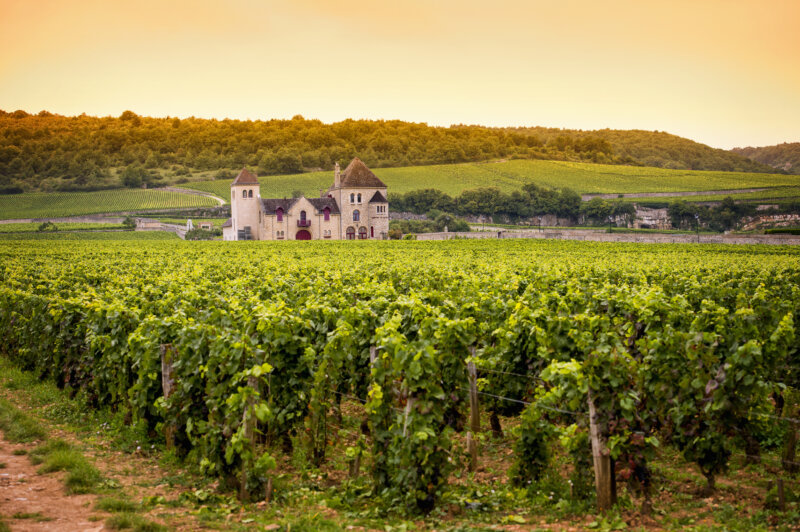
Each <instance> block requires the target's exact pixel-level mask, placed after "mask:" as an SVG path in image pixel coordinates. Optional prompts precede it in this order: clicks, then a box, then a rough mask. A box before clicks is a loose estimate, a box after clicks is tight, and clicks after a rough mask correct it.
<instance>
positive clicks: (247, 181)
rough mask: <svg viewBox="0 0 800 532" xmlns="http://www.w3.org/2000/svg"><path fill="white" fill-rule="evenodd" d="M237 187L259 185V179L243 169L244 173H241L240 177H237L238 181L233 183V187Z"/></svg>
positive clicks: (235, 180)
mask: <svg viewBox="0 0 800 532" xmlns="http://www.w3.org/2000/svg"><path fill="white" fill-rule="evenodd" d="M235 185H258V178H257V177H256V176H255V175H253V174H251V173H250V172H249V171H248V170H247V168H242V171H241V172H239V175H237V176H236V179H234V180H233V183H231V186H235Z"/></svg>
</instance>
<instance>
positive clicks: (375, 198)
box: [369, 190, 388, 203]
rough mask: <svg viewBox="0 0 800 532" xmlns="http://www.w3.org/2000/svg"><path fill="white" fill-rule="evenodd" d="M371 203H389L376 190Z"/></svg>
mask: <svg viewBox="0 0 800 532" xmlns="http://www.w3.org/2000/svg"><path fill="white" fill-rule="evenodd" d="M369 202H370V203H388V201H387V200H386V198H385V197H384V196H383V194H381V191H380V190H376V191H375V194H373V196H372V199H371V200H369Z"/></svg>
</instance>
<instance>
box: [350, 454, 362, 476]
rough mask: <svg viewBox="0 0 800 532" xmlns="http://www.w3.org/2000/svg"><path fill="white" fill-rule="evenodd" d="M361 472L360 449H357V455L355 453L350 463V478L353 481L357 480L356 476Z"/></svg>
mask: <svg viewBox="0 0 800 532" xmlns="http://www.w3.org/2000/svg"><path fill="white" fill-rule="evenodd" d="M360 470H361V449H359V451H358V453H356V455H355V457H354V458H353V461H352V462H350V478H352V479H353V480H355V479H357V478H358V474H359V472H360Z"/></svg>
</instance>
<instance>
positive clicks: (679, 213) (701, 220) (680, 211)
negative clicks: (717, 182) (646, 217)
mask: <svg viewBox="0 0 800 532" xmlns="http://www.w3.org/2000/svg"><path fill="white" fill-rule="evenodd" d="M755 211H756V206H755V205H754V204H752V203H735V202H734V201H733V199H732V198H731V197H730V196H729V197H726V198H725V199H724V200H722V202H721V203H720V204H719V205H717V206H714V207H707V206H704V205H696V204H692V203H687V202H685V201H675V202H673V203H670V205H669V208H668V209H667V214H668V215H669V218H670V222H671V223H672V226H673V227H675V228H681V229H696V228H698V227H704V228H705V227H707V228H709V229H712V230H714V231H727V230H730V229H733V228H735V227H737V226H738V225H739V223H740V222H741V219H742V218H743V217H745V216H752V215H753V214H755ZM765 214H766V213H765Z"/></svg>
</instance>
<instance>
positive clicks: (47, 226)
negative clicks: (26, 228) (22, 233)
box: [36, 222, 58, 233]
mask: <svg viewBox="0 0 800 532" xmlns="http://www.w3.org/2000/svg"><path fill="white" fill-rule="evenodd" d="M36 230H37V231H38V232H40V233H44V232H45V231H52V232H55V231H58V227H56V224H54V223H53V222H42V223H41V224H40V225H39V227H38V228H37V229H36Z"/></svg>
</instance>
